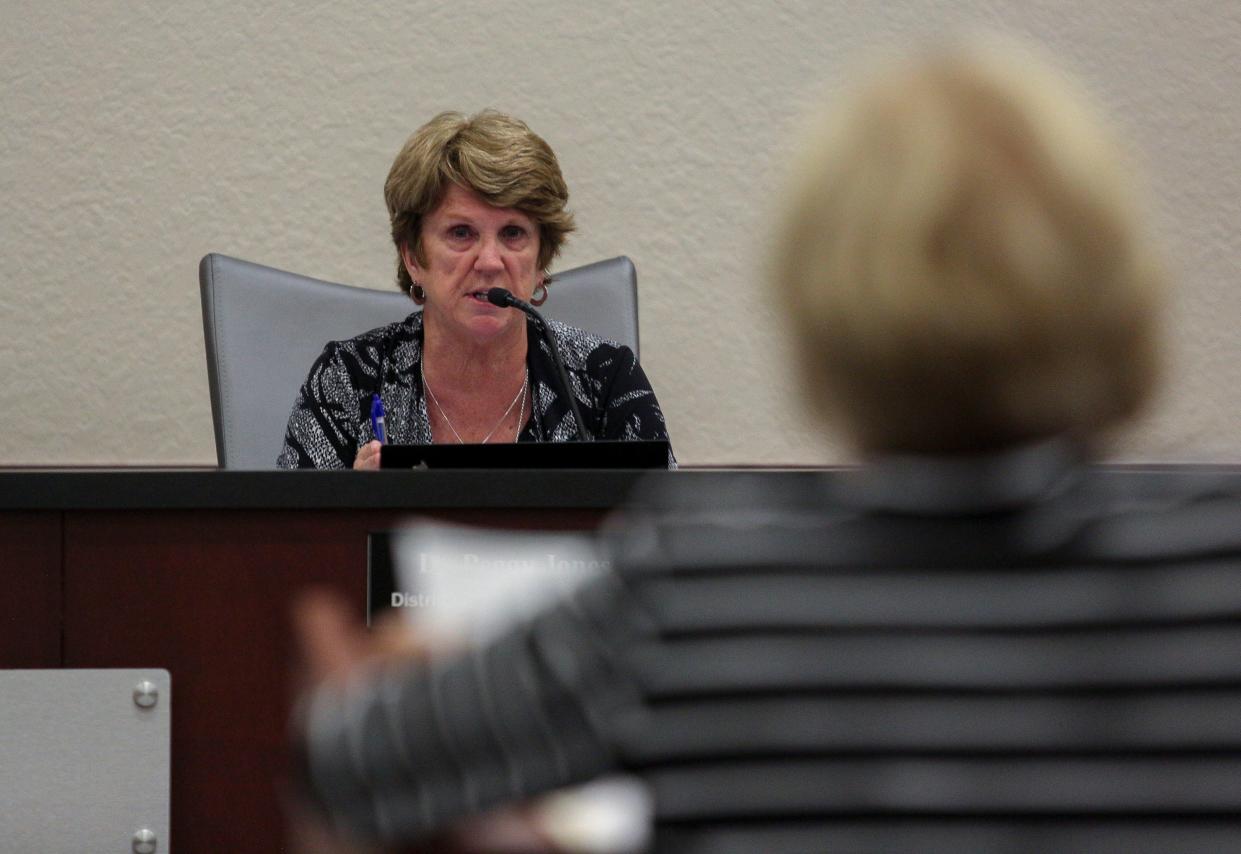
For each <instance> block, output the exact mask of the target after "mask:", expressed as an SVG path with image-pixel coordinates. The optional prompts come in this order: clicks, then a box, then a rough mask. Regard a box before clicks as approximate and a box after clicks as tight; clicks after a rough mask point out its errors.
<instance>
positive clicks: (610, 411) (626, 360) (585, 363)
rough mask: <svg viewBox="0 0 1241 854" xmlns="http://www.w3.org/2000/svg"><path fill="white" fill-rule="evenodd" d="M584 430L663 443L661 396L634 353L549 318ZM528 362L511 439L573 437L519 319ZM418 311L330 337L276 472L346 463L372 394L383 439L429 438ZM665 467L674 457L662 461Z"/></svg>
mask: <svg viewBox="0 0 1241 854" xmlns="http://www.w3.org/2000/svg"><path fill="white" fill-rule="evenodd" d="M549 322H550V324H551V327H552V330H553V332H554V333H555V335H556V340H557V341H558V342H559V345H560V353H561V356H562V357H563V358H564V362H565V370H566V371H567V373H568V375H569V383H570V384H571V385H572V386H573V394H574V396H575V397H576V398H577V402H578V408H579V409H580V410H581V412H582V419H583V420H584V421H585V422H586V429H587V430H589V431H590V432H591V433H592V434H593V436H594V438H596V439H667V438H668V430H667V427H666V425H665V423H664V415H663V413H662V412H661V411H660V409H659V401H657V400H656V399H655V392H653V391H652V390H651V384H650V383H649V382H648V381H647V379H646V374H645V373H643V371H642V367H641V366H640V365H639V364H638V360H637V358H636V357H635V356H634V354H633V351H632V350H630V349H629V348H628V347H625V346H624V345H621V344H614V343H612V342H610V341H604V340H603V339H602V338H599V337H597V336H594V335H591V334H589V333H587V332H583V331H582V330H580V329H577V328H575V327H572V326H569V325H567V324H564V323H559V322H557V321H554V320H552V321H549ZM526 334H527V350H526V352H527V355H526V363H527V366H528V367H529V369H530V389H531V396H532V398H533V403H534V405H533V412H532V414H531V416H530V418H529V420H528V421H527V422H526V424H525V426H524V427H523V428H522V430H521V433H520V435H519V437H518V441H519V442H566V441H572V440H574V439H576V438H577V425H576V424H575V423H574V420H573V414H572V412H571V411H570V409H569V406H568V403H567V401H566V400H565V399H564V395H563V393H562V392H561V391H560V383H559V382H558V381H557V379H556V366H555V362H554V361H553V358H552V354H551V350H550V348H549V347H548V346H547V342H546V341H544V340H543V338H542V336H540V335H539V334H538V330H537V329H536V328H535V326H534V323H533V322H532V321H527V324H526ZM421 361H422V312H415V313H413V314H411V315H410V316H409V317H407V318H405V320H402V321H400V322H399V323H390V324H388V325H387V326H381V327H379V328H378V329H372V330H371V331H370V332H367V333H364V334H362V335H359V336H357V337H356V338H350V339H349V340H347V341H332V342H330V343H329V344H328V345H327V346H326V347H324V349H323V353H322V355H320V356H319V358H318V359H317V360H316V361H315V363H314V365H313V366H312V367H311V369H310V375H309V376H308V377H307V378H306V382H305V383H304V384H303V385H302V389H301V392H300V393H299V394H298V396H297V402H296V403H294V405H293V412H292V414H291V415H290V416H289V426H288V428H287V429H286V430H285V435H284V448H283V449H282V450H281V452H280V456H279V458H278V459H277V461H276V465H277V466H278V467H280V468H286V469H293V468H319V469H339V468H351V467H352V466H353V460H354V457H355V456H356V455H357V452H358V448H359V447H361V446H362V445H364V444H366V443H367V442H369V441H370V440H371V439H373V438H375V437H374V434H373V433H372V430H371V421H370V412H371V396H372V395H375V394H378V395H379V396H380V397H381V398H382V400H383V404H384V409H385V411H386V413H387V414H386V419H385V420H386V428H387V431H388V436H387V438H388V441H389V442H391V443H394V444H403V445H429V444H431V422H430V420H429V419H428V417H427V399H426V397H425V395H424V394H423V389H422V380H421V375H420V371H419V366H420V363H421ZM669 463H670V464H673V460H671V459H670V460H669Z"/></svg>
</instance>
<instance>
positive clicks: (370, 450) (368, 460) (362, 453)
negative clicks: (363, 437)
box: [353, 439, 383, 470]
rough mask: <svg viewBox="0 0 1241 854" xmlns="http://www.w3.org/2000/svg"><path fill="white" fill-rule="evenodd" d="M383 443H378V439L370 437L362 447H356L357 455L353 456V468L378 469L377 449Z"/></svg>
mask: <svg viewBox="0 0 1241 854" xmlns="http://www.w3.org/2000/svg"><path fill="white" fill-rule="evenodd" d="M382 447H383V445H381V444H379V440H378V439H371V440H370V441H369V442H367V443H366V444H365V445H363V446H362V447H360V448H358V455H357V456H356V457H354V458H353V467H354V468H355V469H358V470H361V469H376V470H377V469H378V468H379V449H380V448H382Z"/></svg>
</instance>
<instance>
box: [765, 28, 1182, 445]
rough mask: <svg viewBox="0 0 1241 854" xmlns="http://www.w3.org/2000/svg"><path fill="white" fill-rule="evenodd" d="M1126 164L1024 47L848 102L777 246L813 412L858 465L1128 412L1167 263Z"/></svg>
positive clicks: (808, 163) (779, 279)
mask: <svg viewBox="0 0 1241 854" xmlns="http://www.w3.org/2000/svg"><path fill="white" fill-rule="evenodd" d="M1014 55H1017V56H1020V58H1013V57H1014ZM1122 162H1123V158H1122V156H1121V154H1120V153H1119V151H1118V149H1116V148H1115V147H1114V146H1113V145H1112V144H1111V143H1110V142H1109V140H1108V137H1107V134H1106V133H1105V132H1104V130H1103V128H1102V127H1101V126H1100V124H1099V123H1098V122H1097V121H1096V120H1095V119H1094V117H1093V116H1092V115H1091V113H1090V111H1089V110H1088V108H1087V107H1086V106H1085V101H1084V100H1083V98H1082V97H1081V96H1080V95H1079V94H1078V93H1077V91H1076V90H1075V89H1074V88H1073V86H1072V85H1071V84H1070V83H1069V82H1067V81H1066V80H1064V79H1063V78H1061V77H1060V76H1059V75H1058V74H1057V73H1055V72H1054V71H1052V70H1051V69H1050V68H1048V67H1046V66H1045V65H1044V64H1042V63H1040V62H1039V61H1038V60H1036V59H1034V58H1032V57H1030V56H1029V55H1028V54H1025V53H1022V52H1014V50H1013V46H1010V45H1004V44H1001V43H992V42H988V43H980V44H976V45H974V46H968V47H964V48H957V49H951V50H944V51H941V52H938V53H927V54H923V55H921V56H919V57H918V58H917V59H915V60H912V61H906V62H904V63H903V64H900V65H889V66H887V67H886V69H885V70H883V71H881V72H879V73H877V74H875V75H874V76H872V77H870V78H868V79H867V80H866V82H864V83H863V84H862V85H861V86H859V87H857V88H856V89H854V90H852V91H851V92H849V93H848V94H847V95H845V96H844V97H843V98H842V99H841V100H840V101H839V103H837V104H836V106H835V108H834V109H833V110H832V111H831V112H830V113H829V114H828V116H827V117H826V118H825V119H824V120H823V121H822V123H821V124H820V125H819V127H818V130H817V132H815V133H813V134H812V135H811V138H810V140H809V142H808V144H807V145H806V147H805V150H804V154H803V155H802V157H801V160H800V165H799V167H798V168H797V169H796V170H795V171H794V174H793V180H792V182H791V183H790V187H791V188H792V189H791V191H790V194H791V198H792V202H791V205H790V206H789V208H788V214H787V219H786V221H785V222H784V224H783V228H782V229H781V230H780V232H779V234H778V237H777V243H778V245H777V246H776V247H775V258H776V261H775V264H774V276H775V280H776V285H777V289H778V290H780V291H781V292H782V293H783V296H784V298H785V301H786V304H787V308H788V309H789V317H790V320H791V323H792V325H793V327H794V329H795V332H796V337H797V340H798V345H797V346H798V347H799V349H800V357H801V362H802V366H803V370H804V374H805V379H806V380H807V385H806V387H807V388H809V389H810V390H811V394H812V398H813V403H814V404H815V405H816V407H817V408H818V409H819V410H820V411H821V413H822V414H823V415H824V416H826V417H827V418H828V420H829V421H831V422H834V423H835V424H836V425H837V426H840V427H842V428H843V430H844V431H845V433H846V434H847V435H848V437H850V438H851V439H852V440H853V441H854V443H855V444H856V445H857V447H858V448H859V449H861V450H862V451H863V452H908V453H924V452H927V453H954V452H961V451H975V450H985V449H989V448H998V447H1003V446H1006V445H1012V444H1017V443H1021V442H1025V441H1034V440H1037V439H1039V438H1043V437H1049V436H1054V435H1069V436H1073V437H1076V438H1079V439H1082V440H1086V441H1089V440H1091V439H1094V438H1096V437H1097V436H1098V435H1099V434H1100V433H1101V432H1102V431H1104V430H1106V429H1107V428H1109V427H1111V426H1113V425H1115V424H1118V423H1119V422H1121V421H1123V420H1125V419H1127V418H1128V417H1129V416H1131V415H1132V414H1133V413H1134V412H1135V411H1136V410H1137V409H1138V408H1139V407H1140V406H1141V404H1142V403H1143V402H1144V401H1145V400H1146V398H1147V397H1148V396H1149V393H1150V392H1151V390H1152V388H1153V385H1154V381H1155V377H1156V374H1157V370H1158V365H1159V361H1160V360H1159V347H1158V343H1159V342H1158V328H1157V327H1158V319H1159V313H1160V311H1159V309H1160V305H1159V304H1160V301H1161V299H1160V297H1161V293H1162V290H1163V287H1162V285H1163V268H1162V265H1161V264H1160V263H1159V262H1158V260H1157V258H1156V257H1155V256H1154V254H1153V253H1152V251H1151V249H1150V244H1149V243H1148V241H1147V239H1146V236H1145V234H1144V231H1143V228H1142V227H1141V225H1140V217H1139V214H1138V208H1137V205H1136V203H1135V194H1134V192H1133V191H1132V189H1131V187H1130V184H1129V181H1128V179H1127V176H1126V175H1125V174H1124V170H1123V167H1122Z"/></svg>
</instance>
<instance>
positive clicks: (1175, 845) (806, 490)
mask: <svg viewBox="0 0 1241 854" xmlns="http://www.w3.org/2000/svg"><path fill="white" fill-rule="evenodd" d="M988 44H989V43H988ZM1019 57H1020V55H1019V54H1016V53H1014V52H1013V51H1012V49H1011V48H1001V47H991V46H988V45H981V46H979V45H975V46H967V47H959V48H954V49H949V50H941V51H938V52H932V53H928V54H923V55H920V56H919V57H917V58H916V59H914V60H912V61H906V62H904V63H901V64H898V65H894V66H888V67H886V68H885V69H884V70H883V71H881V72H879V73H876V74H874V75H872V76H870V77H868V78H867V79H866V81H865V82H864V83H863V84H861V85H860V86H858V87H857V88H855V89H852V90H851V91H849V92H847V93H846V94H845V95H844V96H843V97H842V98H841V99H840V101H839V102H838V103H837V104H836V106H835V107H834V108H833V109H832V111H831V112H830V113H829V115H828V117H827V119H826V120H825V122H824V123H823V124H822V126H821V127H820V129H819V130H818V132H817V133H816V134H815V135H813V136H812V137H811V139H810V141H809V142H808V143H807V145H806V147H805V153H804V155H803V156H802V159H801V163H800V166H799V167H798V168H797V169H796V170H795V173H794V176H793V181H792V182H791V184H790V186H791V187H792V189H791V191H790V195H789V197H788V198H787V199H786V204H787V208H786V209H787V215H786V216H785V217H784V219H783V221H782V223H781V224H780V228H779V229H778V231H777V233H776V238H775V245H774V259H775V262H774V264H773V269H774V271H775V272H774V277H773V278H774V282H773V284H774V286H775V291H776V292H778V293H779V294H780V295H781V296H782V298H783V300H784V302H785V304H786V306H787V308H788V309H789V322H790V324H791V328H792V329H793V330H794V333H795V338H796V341H797V343H798V347H799V350H800V360H801V365H802V369H803V376H804V377H805V380H806V384H805V388H806V393H807V395H808V396H809V398H810V399H811V400H812V401H813V402H814V403H815V404H817V406H818V408H819V410H820V411H821V412H822V413H823V414H824V416H825V417H826V418H827V419H828V420H830V421H831V422H832V423H834V424H837V425H839V426H840V427H842V428H843V429H844V432H845V433H846V435H847V436H848V437H850V438H851V439H852V441H853V443H854V445H855V446H856V448H857V449H858V451H859V453H860V455H861V456H862V457H863V459H864V462H865V464H864V465H863V466H861V467H860V468H858V469H857V470H855V471H852V472H849V473H845V474H843V475H841V474H838V475H830V474H829V475H824V476H822V477H821V478H799V479H796V480H776V479H772V480H769V481H762V480H758V479H756V478H754V477H745V478H739V479H737V480H735V481H731V482H728V481H725V482H724V483H723V485H722V486H721V487H720V488H719V489H712V490H711V494H709V495H706V494H703V492H704V490H703V489H702V486H701V484H700V483H697V482H695V481H694V479H693V478H686V477H681V478H664V479H663V482H662V483H661V484H660V485H659V486H658V487H656V488H654V489H653V490H652V491H650V492H648V494H647V495H646V496H645V497H644V498H643V499H642V500H640V501H639V502H638V503H637V504H636V506H635V508H634V509H633V510H632V511H631V512H630V513H628V514H627V515H626V517H625V519H624V521H623V525H622V526H620V527H619V528H618V530H617V531H616V532H614V534H613V536H612V549H613V552H612V553H613V556H614V561H615V562H614V572H612V573H611V574H609V575H607V576H605V577H604V578H603V579H602V580H601V581H599V583H597V584H594V585H591V586H588V587H586V588H584V589H583V590H582V591H581V592H580V593H579V594H578V595H577V596H576V597H574V599H573V601H571V602H567V603H565V604H564V605H563V606H561V607H559V608H556V609H554V610H552V611H549V612H547V613H546V614H544V615H543V616H541V617H539V618H537V619H535V620H534V621H533V622H532V623H531V624H530V625H528V626H526V627H525V628H523V629H522V630H520V631H517V632H515V633H513V634H512V635H510V636H508V637H506V638H504V639H503V640H502V641H500V642H497V643H494V644H493V645H491V646H488V647H486V648H482V649H477V650H473V651H471V652H469V653H468V654H464V655H461V656H460V657H458V658H456V659H444V660H437V661H435V662H434V663H432V664H426V663H419V662H412V661H409V660H398V661H395V662H389V663H387V664H384V665H374V666H373V667H371V668H369V669H368V668H361V669H357V670H355V671H354V676H353V677H352V678H345V679H338V680H334V681H330V682H326V683H324V684H323V685H322V686H321V687H320V688H319V689H318V690H317V691H316V692H315V693H314V694H313V695H312V698H311V700H310V702H309V705H308V707H307V715H306V718H305V721H306V724H305V729H304V730H303V731H304V733H305V741H304V747H305V756H304V759H305V768H306V779H307V781H308V786H309V789H310V791H312V792H314V793H315V797H316V798H317V799H318V801H319V804H320V807H321V808H322V809H324V810H325V811H326V812H327V813H328V814H329V815H331V816H332V817H333V820H334V821H335V822H336V823H337V826H338V827H340V828H342V829H350V830H351V831H352V832H354V833H357V834H359V835H360V836H361V837H363V838H377V839H416V838H419V837H420V835H423V834H426V833H429V832H432V831H434V830H436V829H437V828H441V827H445V826H448V825H450V824H451V823H452V822H453V821H454V820H456V819H457V818H458V817H461V816H464V815H467V814H473V813H478V812H479V811H483V810H486V809H488V808H490V807H492V806H494V805H497V804H502V803H506V802H513V801H519V800H521V799H524V798H528V797H529V796H531V795H534V794H537V793H539V792H543V791H546V790H548V789H550V788H552V787H555V786H560V785H564V784H567V783H571V782H574V781H578V780H584V779H587V778H590V777H592V776H594V775H597V774H601V773H605V772H609V771H612V770H614V769H618V768H620V769H626V770H629V771H632V772H634V773H636V774H638V775H640V776H641V777H642V778H643V779H644V780H645V781H646V783H647V784H648V785H649V786H650V789H651V792H652V794H653V798H654V813H655V829H654V837H653V840H654V842H653V844H654V847H655V849H656V850H660V851H670V852H671V851H675V852H700V851H701V852H707V851H710V852H722V851H728V852H731V851H738V852H740V851H747V852H750V851H763V852H776V851H828V850H833V851H834V850H849V851H853V850H867V851H869V850H882V851H892V850H908V851H962V850H968V851H978V850H1006V851H1014V850H1015V851H1061V850H1125V851H1138V850H1159V851H1163V850H1224V849H1237V848H1241V818H1238V816H1241V726H1238V724H1237V721H1238V720H1241V499H1239V498H1238V496H1237V495H1235V494H1231V495H1229V494H1222V493H1221V491H1220V489H1219V488H1218V487H1212V486H1211V485H1210V484H1203V483H1201V482H1197V481H1194V480H1193V479H1192V478H1189V479H1188V480H1189V481H1190V482H1181V479H1178V478H1168V479H1165V480H1164V481H1163V482H1161V483H1158V484H1157V485H1156V488H1152V481H1151V480H1150V479H1141V480H1137V481H1134V480H1132V479H1126V478H1125V477H1123V476H1122V475H1121V474H1118V473H1116V472H1110V473H1109V472H1107V471H1102V470H1092V469H1090V468H1088V467H1086V466H1084V465H1083V461H1084V460H1086V459H1088V458H1089V457H1090V455H1091V452H1092V450H1093V449H1094V448H1096V447H1098V445H1099V443H1100V441H1101V440H1102V439H1103V437H1105V436H1106V435H1107V434H1108V433H1109V432H1110V431H1111V430H1113V428H1116V427H1118V426H1120V425H1121V424H1122V423H1123V422H1124V421H1125V420H1126V419H1128V418H1129V417H1130V416H1131V415H1133V414H1134V413H1135V412H1136V411H1137V410H1138V409H1139V407H1140V405H1141V404H1142V403H1143V402H1144V401H1145V400H1146V399H1147V398H1148V396H1149V395H1150V393H1151V390H1152V388H1153V384H1154V381H1155V377H1156V374H1157V372H1158V369H1159V362H1160V360H1159V355H1158V354H1159V347H1158V343H1159V315H1160V303H1161V291H1162V288H1163V284H1164V282H1163V273H1162V268H1161V266H1160V264H1159V262H1158V260H1157V259H1156V258H1155V257H1154V256H1153V255H1152V252H1151V248H1150V243H1149V242H1148V239H1147V237H1146V235H1145V234H1144V232H1143V230H1142V228H1141V225H1140V222H1139V216H1138V212H1137V207H1136V204H1135V202H1134V201H1133V198H1132V191H1131V188H1130V186H1129V184H1128V181H1127V179H1126V177H1125V175H1124V172H1123V169H1122V168H1121V165H1120V164H1121V162H1122V161H1121V158H1120V156H1119V154H1118V153H1117V151H1116V149H1115V148H1114V147H1113V146H1112V145H1111V144H1110V143H1109V142H1107V140H1106V136H1105V134H1104V133H1103V131H1102V130H1101V129H1100V128H1099V126H1098V125H1097V123H1096V121H1095V120H1094V119H1093V118H1092V117H1091V115H1090V114H1089V112H1088V111H1087V110H1086V108H1085V107H1083V105H1082V101H1081V99H1080V98H1079V96H1078V95H1077V94H1076V92H1075V90H1074V89H1073V87H1072V86H1071V85H1070V84H1068V83H1067V82H1065V81H1063V80H1062V79H1061V78H1060V77H1059V75H1057V74H1056V73H1055V72H1053V71H1051V70H1049V69H1048V68H1046V67H1044V66H1043V65H1042V64H1040V63H1039V62H1037V61H1036V60H1033V59H1029V58H1019ZM326 614H330V608H329V607H328V606H327V605H325V604H324V603H322V602H320V603H318V604H316V605H314V606H312V607H311V608H310V611H309V613H308V614H304V615H303V616H304V617H306V616H309V617H315V616H316V615H317V617H319V618H322V617H324V616H325V615H326ZM337 625H338V626H344V623H342V622H338V623H337ZM319 636H320V637H319V639H320V642H321V641H322V640H323V633H322V632H320V633H319ZM353 636H354V631H353V630H347V629H344V628H340V630H339V631H337V632H335V633H334V637H333V638H331V639H332V640H333V642H335V641H338V640H339V641H342V642H344V641H345V640H346V639H348V638H349V637H353Z"/></svg>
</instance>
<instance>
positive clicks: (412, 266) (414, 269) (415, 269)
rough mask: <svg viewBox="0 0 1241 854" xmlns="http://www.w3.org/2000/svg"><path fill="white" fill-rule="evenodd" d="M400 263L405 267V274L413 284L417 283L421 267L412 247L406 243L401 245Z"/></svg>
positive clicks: (421, 271) (420, 274)
mask: <svg viewBox="0 0 1241 854" xmlns="http://www.w3.org/2000/svg"><path fill="white" fill-rule="evenodd" d="M401 263H402V264H404V265H405V272H406V273H409V277H410V278H411V279H413V280H414V281H415V282H416V281H418V279H419V278H420V277H421V276H422V273H423V269H422V265H420V264H419V263H418V259H417V257H415V256H414V250H413V247H411V246H410V245H409V244H408V243H402V244H401Z"/></svg>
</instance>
